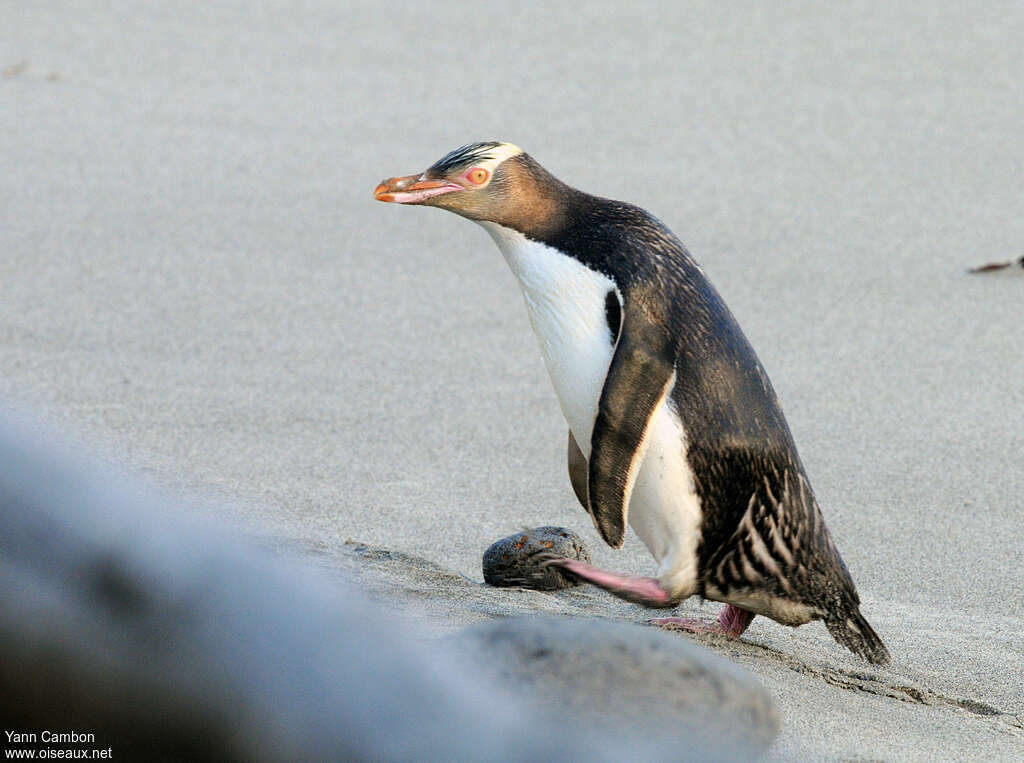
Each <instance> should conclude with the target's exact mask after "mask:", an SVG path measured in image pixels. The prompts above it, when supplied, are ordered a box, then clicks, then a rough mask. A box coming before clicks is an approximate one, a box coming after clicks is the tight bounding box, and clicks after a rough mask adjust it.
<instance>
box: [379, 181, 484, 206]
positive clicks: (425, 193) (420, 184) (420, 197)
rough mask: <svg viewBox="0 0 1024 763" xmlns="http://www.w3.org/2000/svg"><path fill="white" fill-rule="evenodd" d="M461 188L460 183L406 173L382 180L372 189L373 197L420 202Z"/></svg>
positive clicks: (408, 202)
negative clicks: (403, 175) (402, 175)
mask: <svg viewBox="0 0 1024 763" xmlns="http://www.w3.org/2000/svg"><path fill="white" fill-rule="evenodd" d="M462 190H464V189H463V187H462V186H461V185H458V184H456V183H452V182H450V181H448V180H427V179H426V178H425V177H424V176H423V175H406V176H405V177H399V178H388V179H387V180H382V181H381V183H380V185H378V186H377V187H376V188H375V189H374V191H373V198H375V199H376V200H377V201H392V202H394V203H396V204H422V203H423V202H424V201H426V200H427V199H431V198H433V197H434V196H440V195H441V194H444V193H452V192H454V191H462Z"/></svg>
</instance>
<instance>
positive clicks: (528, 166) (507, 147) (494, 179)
mask: <svg viewBox="0 0 1024 763" xmlns="http://www.w3.org/2000/svg"><path fill="white" fill-rule="evenodd" d="M541 175H543V176H544V177H546V178H550V176H549V175H547V173H546V172H545V171H544V170H543V168H541V167H540V165H539V164H537V163H536V162H535V161H533V160H532V159H531V158H530V157H529V155H528V154H526V153H524V152H523V150H522V149H521V148H519V147H518V146H514V145H512V144H511V143H499V142H497V141H488V142H484V143H470V144H469V145H466V146H462V147H460V148H457V149H455V150H454V151H452V152H450V153H449V154H447V155H445V156H444V157H442V158H441V159H439V160H438V161H436V162H434V163H433V164H432V165H431V166H430V167H428V168H427V169H426V170H425V171H423V172H422V173H420V174H417V175H406V176H404V177H393V178H388V179H387V180H384V181H382V182H381V183H380V185H378V186H377V188H376V189H375V190H374V192H373V196H374V198H375V199H377V201H390V202H394V203H396V204H416V205H423V206H429V207H440V208H442V209H447V210H449V211H450V212H455V213H456V214H458V215H462V216H463V217H468V218H469V219H471V220H477V221H491V222H497V223H503V224H506V225H512V226H513V227H516V228H520V225H519V224H516V223H518V222H519V221H520V220H522V219H523V217H524V216H530V215H533V216H536V215H537V214H538V213H543V211H544V209H543V208H544V206H546V205H545V204H544V203H543V201H542V200H541V199H540V198H539V196H538V189H539V187H540V185H539V184H538V182H537V181H538V180H539V179H540V177H541ZM550 180H551V181H554V178H550ZM555 182H557V181H555Z"/></svg>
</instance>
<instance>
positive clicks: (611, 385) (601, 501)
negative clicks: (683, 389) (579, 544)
mask: <svg viewBox="0 0 1024 763" xmlns="http://www.w3.org/2000/svg"><path fill="white" fill-rule="evenodd" d="M638 291H639V290H633V291H627V292H625V293H624V294H623V296H622V301H623V302H624V304H623V306H622V318H621V321H622V325H621V329H620V331H619V338H618V342H617V343H616V345H615V353H614V354H613V355H612V360H611V363H610V364H609V366H608V373H607V375H606V376H605V380H604V386H603V388H602V389H601V397H600V399H599V401H598V406H597V417H596V419H595V420H594V431H593V434H592V435H591V438H590V463H589V469H588V477H587V489H588V492H587V497H588V499H589V500H588V504H589V506H590V514H591V516H592V517H593V519H594V525H595V526H596V527H597V531H598V532H599V533H600V534H601V537H602V538H604V540H605V542H606V543H607V544H608V545H609V546H611V547H612V548H619V547H620V546H622V542H623V540H625V536H626V511H627V509H628V507H629V498H630V495H631V494H632V492H633V485H634V483H635V482H636V477H637V474H638V473H639V471H640V464H641V463H642V462H643V456H644V437H645V435H646V433H647V428H648V424H649V423H650V421H651V417H652V416H653V415H654V413H655V412H656V411H657V410H658V407H659V406H660V405H661V403H662V401H663V400H664V399H665V395H667V394H668V393H669V391H671V389H672V385H673V384H674V382H675V354H674V351H673V346H672V341H671V337H670V334H669V332H668V330H667V328H666V327H665V326H663V325H660V324H659V323H658V322H657V321H656V320H655V319H654V318H653V317H652V312H651V311H650V310H649V309H648V307H647V305H646V304H644V300H643V298H642V295H640V294H638V293H637V292H638ZM581 455H582V454H581ZM577 496H579V492H577ZM581 502H582V501H581ZM584 505H587V504H584Z"/></svg>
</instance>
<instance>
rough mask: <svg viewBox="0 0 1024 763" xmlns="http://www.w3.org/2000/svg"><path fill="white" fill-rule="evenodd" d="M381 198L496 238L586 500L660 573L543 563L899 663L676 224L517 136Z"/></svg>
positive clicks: (726, 626)
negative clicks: (824, 634) (537, 152)
mask: <svg viewBox="0 0 1024 763" xmlns="http://www.w3.org/2000/svg"><path fill="white" fill-rule="evenodd" d="M374 196H375V198H377V199H378V200H380V201H389V202H395V203H399V204H417V205H426V206H433V207H440V208H442V209H447V210H449V211H451V212H455V213H456V214H459V215H462V216H463V217H467V218H469V219H471V220H474V221H476V222H478V223H480V224H481V225H482V226H483V227H484V228H485V229H486V230H487V232H488V233H490V234H491V236H492V238H493V239H494V241H495V242H496V243H497V245H498V248H499V249H500V250H501V252H502V254H503V255H504V256H505V259H506V260H507V262H508V264H509V266H510V267H511V269H512V272H513V273H514V274H515V276H516V278H517V279H518V280H519V284H520V286H521V287H522V292H523V296H524V297H525V300H526V308H527V312H528V313H529V317H530V322H531V323H532V324H533V329H534V332H535V333H536V335H537V339H538V340H539V342H540V348H541V352H542V353H543V355H544V362H545V364H546V366H547V369H548V372H549V374H550V375H551V380H552V382H553V383H554V387H555V392H556V393H557V395H558V400H559V403H560V404H561V407H562V412H563V413H564V414H565V418H566V421H567V422H568V424H569V476H570V480H571V482H572V486H573V489H574V491H575V493H576V496H577V498H578V499H579V501H580V503H581V504H582V505H583V507H584V509H586V510H587V511H588V512H589V513H590V515H591V517H592V519H593V521H594V525H595V526H596V528H597V531H598V532H599V533H600V534H601V537H602V538H604V540H605V541H606V542H607V543H608V544H609V545H610V546H612V547H613V548H618V547H620V546H621V545H622V542H623V540H624V537H625V531H626V523H627V520H628V523H629V526H630V527H632V528H633V530H634V531H635V532H636V534H637V535H638V536H639V537H640V539H641V540H642V541H643V542H644V544H645V545H646V546H647V548H648V549H649V550H650V552H651V554H652V555H653V556H654V558H655V560H657V562H658V574H657V577H655V578H633V577H627V576H623V575H616V574H613V573H609V572H605V571H603V570H600V569H597V568H596V567H593V566H591V565H588V564H585V563H584V562H580V561H576V560H570V559H550V560H548V563H550V564H557V565H558V566H560V567H562V568H564V569H565V570H567V571H569V572H571V573H572V574H574V575H576V576H578V577H579V578H581V579H583V580H586V581H588V582H590V583H593V584H595V585H597V586H600V587H601V588H604V589H606V590H608V591H610V592H611V593H613V594H615V595H616V596H619V597H621V598H624V599H629V600H631V601H636V602H639V603H641V604H644V605H647V606H651V607H671V606H675V605H676V604H678V603H679V602H681V601H682V600H684V599H686V598H688V597H690V596H694V595H699V596H701V597H703V598H705V599H713V600H716V601H721V602H725V603H726V605H727V606H726V607H725V609H724V610H723V611H722V613H721V615H720V617H719V619H718V622H717V623H716V624H714V625H706V624H703V623H700V622H696V621H692V620H688V619H684V618H663V619H661V620H659V621H655V622H659V623H662V624H667V623H674V624H678V625H682V626H683V627H686V628H689V629H691V630H713V631H716V632H721V633H726V634H729V635H732V636H739V635H740V634H741V633H742V632H743V631H744V630H745V629H746V628H747V626H748V625H749V623H750V621H751V619H752V618H753V616H754V615H755V614H760V615H765V616H767V617H770V618H772V619H773V620H776V621H778V622H780V623H783V624H786V625H793V626H796V625H802V624H804V623H807V622H809V621H811V620H816V619H823V620H824V621H825V624H826V626H827V627H828V629H829V631H830V632H831V634H832V636H833V637H834V638H835V639H836V641H838V642H839V643H840V644H842V645H843V646H845V647H846V648H848V649H849V650H850V651H852V652H854V653H855V654H857V655H860V656H861V657H863V658H864V659H866V660H868V661H869V662H872V663H878V664H884V663H887V662H888V661H889V653H888V651H887V650H886V648H885V645H884V644H883V643H882V641H881V639H880V638H879V637H878V635H877V634H876V633H875V631H874V630H873V629H872V628H871V626H870V625H869V624H868V622H867V620H865V619H864V617H863V616H862V615H861V613H860V609H859V604H860V600H859V598H858V596H857V591H856V589H855V588H854V585H853V580H852V579H851V578H850V574H849V572H848V571H847V569H846V566H845V564H844V563H843V560H842V558H841V557H840V556H839V552H838V551H837V550H836V547H835V544H834V543H833V542H832V538H831V536H830V535H829V532H828V530H827V529H826V527H825V522H824V520H823V519H822V516H821V512H820V510H819V509H818V504H817V501H816V500H815V498H814V493H813V492H812V490H811V486H810V484H809V483H808V481H807V476H806V474H805V473H804V467H803V465H802V464H801V463H800V458H799V456H798V455H797V450H796V445H795V443H794V442H793V437H792V435H791V434H790V431H789V427H788V425H787V424H786V420H785V418H784V417H783V415H782V410H781V409H780V408H779V404H778V401H777V399H776V397H775V392H774V390H773V389H772V385H771V383H770V382H769V381H768V377H767V375H766V374H765V371H764V369H763V368H762V367H761V363H760V361H759V360H758V358H757V355H756V354H755V353H754V350H753V349H752V348H751V346H750V344H749V342H748V341H747V338H746V337H745V336H744V334H743V332H742V331H741V330H740V327H739V325H737V323H736V320H735V319H734V318H733V316H732V314H731V313H730V312H729V309H728V308H727V307H726V306H725V303H724V302H723V301H722V298H721V297H720V296H719V295H718V292H717V291H716V290H715V288H714V287H713V286H712V285H711V283H710V282H709V281H708V279H707V278H706V277H705V275H704V273H703V271H702V270H701V269H700V267H699V266H698V265H697V263H696V262H695V261H694V260H693V258H692V257H691V256H690V255H689V253H688V252H687V251H686V249H685V247H684V246H683V245H682V243H680V241H679V239H677V238H676V237H675V235H673V233H672V232H671V231H670V230H669V229H668V228H666V227H665V226H664V225H663V224H662V223H661V222H660V221H658V220H657V219H656V218H655V217H654V216H653V215H651V214H649V213H648V212H646V211H644V210H643V209H640V208H638V207H636V206H633V205H632V204H626V203H624V202H620V201H612V200H609V199H603V198H600V197H597V196H591V195H589V194H586V193H583V192H581V191H577V190H576V189H574V188H571V187H569V186H568V185H566V184H565V183H563V182H561V181H560V180H558V179H556V178H555V177H553V176H552V175H551V174H550V173H549V172H547V171H546V170H545V169H544V168H543V167H541V166H540V165H539V164H538V163H537V162H536V161H534V160H533V159H532V158H531V157H530V156H529V155H528V154H526V153H524V152H523V151H522V149H520V148H518V147H516V146H513V145H511V144H509V143H499V142H486V143H474V144H471V145H467V146H463V147H462V148H458V149H456V150H455V151H452V152H451V153H449V154H448V155H447V156H445V157H444V158H442V159H440V160H439V161H438V162H436V163H435V164H433V165H432V166H431V167H429V168H428V169H427V170H426V171H425V172H423V173H421V174H417V175H410V176H407V177H395V178H391V179H389V180H385V181H383V182H382V183H381V184H380V185H378V186H377V188H376V190H375V191H374Z"/></svg>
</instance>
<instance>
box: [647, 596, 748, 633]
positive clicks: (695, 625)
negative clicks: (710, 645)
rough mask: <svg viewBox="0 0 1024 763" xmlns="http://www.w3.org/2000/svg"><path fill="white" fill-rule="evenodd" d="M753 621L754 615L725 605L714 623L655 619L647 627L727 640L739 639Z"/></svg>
mask: <svg viewBox="0 0 1024 763" xmlns="http://www.w3.org/2000/svg"><path fill="white" fill-rule="evenodd" d="M753 619H754V613H753V612H748V611H747V610H745V609H740V608H739V607H734V606H732V605H731V604H727V605H726V606H725V609H723V610H722V611H721V612H720V613H719V615H718V620H716V621H715V622H708V621H707V620H701V619H699V618H695V617H656V618H654V619H653V620H648V621H647V624H648V625H655V626H657V627H659V628H671V629H673V630H676V629H678V630H684V631H688V632H690V633H714V634H717V635H720V636H728V637H729V638H739V637H740V635H741V634H742V633H743V631H745V630H746V629H747V628H748V627H749V626H750V622H751V620H753Z"/></svg>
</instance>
